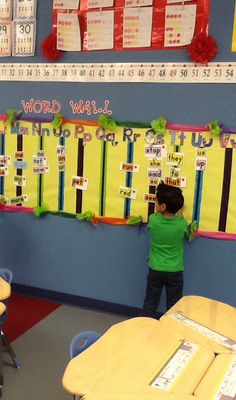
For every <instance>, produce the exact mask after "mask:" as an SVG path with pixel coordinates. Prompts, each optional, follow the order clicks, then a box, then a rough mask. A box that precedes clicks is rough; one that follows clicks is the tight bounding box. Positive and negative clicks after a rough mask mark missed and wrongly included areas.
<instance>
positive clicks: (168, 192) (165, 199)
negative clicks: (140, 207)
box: [156, 182, 184, 214]
mask: <svg viewBox="0 0 236 400" xmlns="http://www.w3.org/2000/svg"><path fill="white" fill-rule="evenodd" d="M156 198H157V202H158V204H163V203H164V204H165V205H166V211H168V212H170V213H172V214H175V213H177V211H179V210H180V209H181V208H182V207H183V205H184V196H183V195H182V190H181V189H180V188H179V187H176V186H170V185H166V184H165V183H164V182H161V183H159V185H158V186H157V189H156Z"/></svg>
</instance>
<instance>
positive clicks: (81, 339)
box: [70, 331, 101, 359]
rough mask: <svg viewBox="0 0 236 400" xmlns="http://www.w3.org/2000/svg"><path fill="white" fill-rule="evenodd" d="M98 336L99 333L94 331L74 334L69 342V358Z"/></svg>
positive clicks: (80, 351)
mask: <svg viewBox="0 0 236 400" xmlns="http://www.w3.org/2000/svg"><path fill="white" fill-rule="evenodd" d="M100 337H101V335H100V333H98V332H95V331H83V332H80V333H78V334H77V335H75V336H74V337H73V339H72V340H71V342H70V358H71V359H72V358H74V357H76V356H78V355H79V354H80V353H82V351H84V350H85V349H87V348H88V347H89V346H91V344H93V343H94V342H96V340H98V339H99V338H100Z"/></svg>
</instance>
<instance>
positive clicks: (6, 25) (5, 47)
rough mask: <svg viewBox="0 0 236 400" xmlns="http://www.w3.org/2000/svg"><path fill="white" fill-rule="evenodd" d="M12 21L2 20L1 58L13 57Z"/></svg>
mask: <svg viewBox="0 0 236 400" xmlns="http://www.w3.org/2000/svg"><path fill="white" fill-rule="evenodd" d="M11 35H12V23H11V21H3V20H0V57H8V56H10V55H11V40H12V39H11V37H12V36H11Z"/></svg>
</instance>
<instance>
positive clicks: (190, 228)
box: [188, 221, 198, 242]
mask: <svg viewBox="0 0 236 400" xmlns="http://www.w3.org/2000/svg"><path fill="white" fill-rule="evenodd" d="M197 228H198V226H197V221H192V222H191V224H189V226H188V240H189V241H190V242H192V240H193V239H194V238H195V232H196V230H197Z"/></svg>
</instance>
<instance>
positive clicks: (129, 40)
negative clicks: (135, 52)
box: [123, 7, 153, 47]
mask: <svg viewBox="0 0 236 400" xmlns="http://www.w3.org/2000/svg"><path fill="white" fill-rule="evenodd" d="M152 12H153V8H152V7H139V8H137V7H136V8H132V7H130V8H127V7H126V8H125V9H124V22H123V47H150V46H151V32H152Z"/></svg>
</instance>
